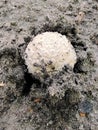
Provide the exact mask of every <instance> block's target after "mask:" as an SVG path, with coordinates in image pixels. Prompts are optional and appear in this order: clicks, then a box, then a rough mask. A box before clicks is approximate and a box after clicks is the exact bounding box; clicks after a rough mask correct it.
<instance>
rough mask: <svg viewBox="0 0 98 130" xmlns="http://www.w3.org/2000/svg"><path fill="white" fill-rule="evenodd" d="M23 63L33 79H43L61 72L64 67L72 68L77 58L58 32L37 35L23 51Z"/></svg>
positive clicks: (65, 39) (68, 42)
mask: <svg viewBox="0 0 98 130" xmlns="http://www.w3.org/2000/svg"><path fill="white" fill-rule="evenodd" d="M24 59H25V63H26V65H27V68H28V71H29V72H30V73H32V74H33V75H34V76H35V77H39V78H43V76H45V75H46V74H48V75H51V74H54V73H55V72H58V71H60V70H62V68H63V67H64V66H65V65H69V66H70V67H72V68H73V67H74V64H75V63H76V60H77V56H76V53H75V50H74V48H73V46H72V45H71V43H70V41H69V40H68V39H67V37H66V36H65V35H62V34H60V33H58V32H44V33H42V34H38V35H37V36H35V37H34V39H33V41H31V42H30V43H29V44H28V46H27V48H26V50H25V57H24Z"/></svg>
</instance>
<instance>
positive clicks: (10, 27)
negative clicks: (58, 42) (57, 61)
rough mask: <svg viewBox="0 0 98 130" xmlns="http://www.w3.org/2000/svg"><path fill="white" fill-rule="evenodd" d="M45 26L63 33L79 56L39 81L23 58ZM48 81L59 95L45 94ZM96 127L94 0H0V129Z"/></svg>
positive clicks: (97, 15)
mask: <svg viewBox="0 0 98 130" xmlns="http://www.w3.org/2000/svg"><path fill="white" fill-rule="evenodd" d="M45 31H56V32H59V33H61V34H63V35H66V36H67V37H68V38H69V40H70V41H71V43H72V45H73V46H74V48H75V51H76V53H77V57H78V60H77V63H76V65H75V67H74V69H73V70H71V69H70V68H69V67H65V68H63V69H62V71H61V72H58V73H57V74H55V75H52V77H50V78H48V79H46V81H45V82H44V83H41V82H40V81H39V80H37V79H35V78H34V77H32V76H31V74H29V73H28V70H27V67H26V66H25V62H24V58H23V57H24V51H25V48H26V46H27V45H28V43H29V42H30V41H31V40H32V39H33V37H34V36H35V35H37V34H38V33H41V32H45ZM50 86H51V87H54V86H57V88H58V89H59V90H60V93H59V96H58V95H57V97H51V96H50V95H49V93H48V91H47V89H48V87H50ZM55 88H56V87H55ZM97 129H98V1H97V0H53V1H52V0H0V130H97Z"/></svg>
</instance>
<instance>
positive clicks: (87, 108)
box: [79, 100, 93, 117]
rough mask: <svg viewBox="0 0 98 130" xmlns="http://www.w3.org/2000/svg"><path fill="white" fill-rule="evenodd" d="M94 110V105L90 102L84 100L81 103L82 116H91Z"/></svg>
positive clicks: (80, 111)
mask: <svg viewBox="0 0 98 130" xmlns="http://www.w3.org/2000/svg"><path fill="white" fill-rule="evenodd" d="M92 110H93V104H92V103H91V102H90V101H87V100H84V101H82V102H80V103H79V113H80V116H82V117H84V116H85V114H89V113H90V112H92Z"/></svg>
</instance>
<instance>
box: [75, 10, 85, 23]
mask: <svg viewBox="0 0 98 130" xmlns="http://www.w3.org/2000/svg"><path fill="white" fill-rule="evenodd" d="M84 16H85V13H84V12H79V14H78V15H77V16H76V19H75V21H76V22H77V23H78V24H80V23H81V22H82V21H83V19H84Z"/></svg>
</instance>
